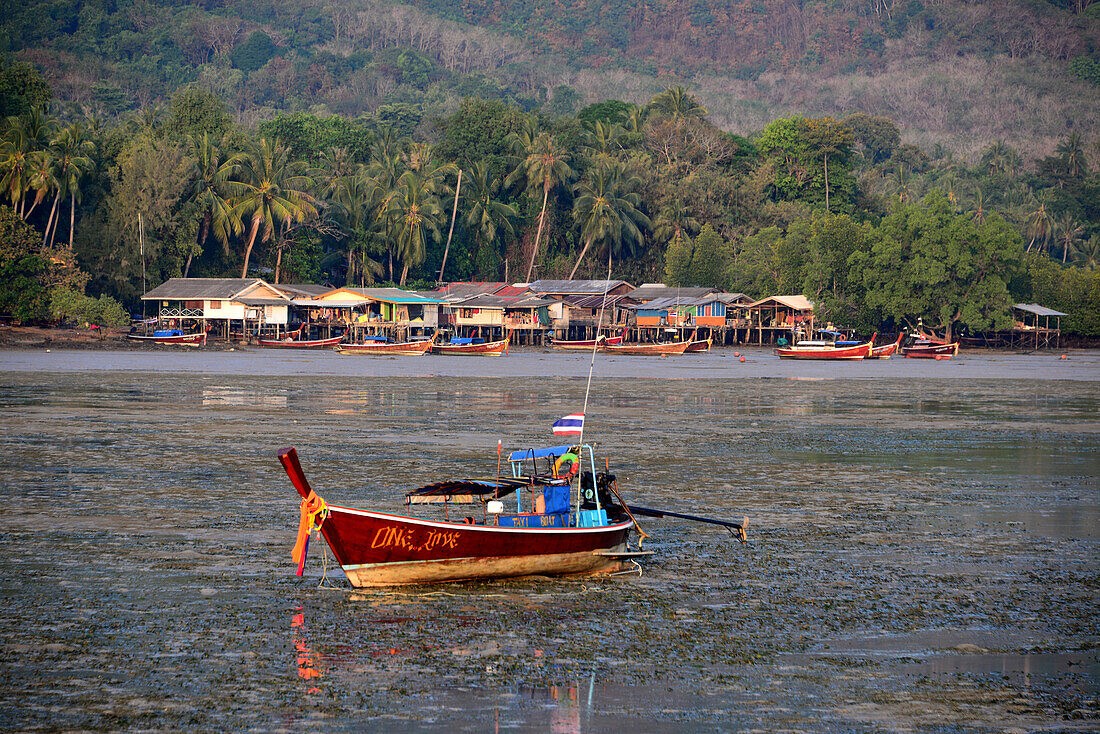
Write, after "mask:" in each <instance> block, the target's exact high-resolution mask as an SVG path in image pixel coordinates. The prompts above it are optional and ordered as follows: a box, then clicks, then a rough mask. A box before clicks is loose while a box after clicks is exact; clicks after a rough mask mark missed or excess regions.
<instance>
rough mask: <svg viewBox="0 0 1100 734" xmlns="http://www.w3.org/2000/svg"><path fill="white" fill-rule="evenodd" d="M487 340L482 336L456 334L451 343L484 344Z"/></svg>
mask: <svg viewBox="0 0 1100 734" xmlns="http://www.w3.org/2000/svg"><path fill="white" fill-rule="evenodd" d="M484 343H485V340H484V339H482V338H481V337H480V336H456V337H454V338H452V339H451V344H484Z"/></svg>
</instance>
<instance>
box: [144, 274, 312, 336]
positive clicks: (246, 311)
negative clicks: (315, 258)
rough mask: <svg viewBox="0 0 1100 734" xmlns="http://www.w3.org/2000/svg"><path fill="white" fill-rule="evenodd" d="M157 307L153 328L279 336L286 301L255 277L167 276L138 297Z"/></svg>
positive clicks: (288, 302)
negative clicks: (156, 323) (167, 278)
mask: <svg viewBox="0 0 1100 734" xmlns="http://www.w3.org/2000/svg"><path fill="white" fill-rule="evenodd" d="M141 300H143V301H149V302H154V303H158V304H159V306H158V309H157V315H156V318H157V321H158V326H161V327H172V326H176V327H178V328H181V329H184V330H185V331H188V330H191V331H200V330H201V331H206V330H207V327H210V336H211V337H214V338H219V337H220V338H222V339H229V338H231V337H232V338H240V339H247V338H250V337H252V336H261V335H270V336H275V337H277V336H279V334H280V333H281V332H282V331H284V330H285V329H286V325H287V321H288V317H289V308H290V305H291V299H290V298H288V297H287V296H286V295H285V294H284V293H282V292H280V291H279V290H278V289H277V288H276V287H275V286H272V285H270V284H269V283H266V282H265V281H263V280H262V279H260V278H171V279H169V280H167V281H165V282H164V283H161V284H160V285H158V286H157V287H156V288H154V289H152V290H151V291H149V292H148V293H146V294H145V295H144V296H142V297H141Z"/></svg>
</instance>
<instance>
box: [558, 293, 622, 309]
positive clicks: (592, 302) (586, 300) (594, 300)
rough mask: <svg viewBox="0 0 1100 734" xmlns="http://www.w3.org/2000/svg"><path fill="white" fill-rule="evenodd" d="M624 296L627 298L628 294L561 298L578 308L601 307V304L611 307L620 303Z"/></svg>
mask: <svg viewBox="0 0 1100 734" xmlns="http://www.w3.org/2000/svg"><path fill="white" fill-rule="evenodd" d="M624 298H626V296H607V297H606V298H605V297H604V296H603V295H602V294H601V295H598V296H565V297H564V298H562V299H561V300H563V301H565V302H566V303H568V304H569V305H570V306H576V307H577V308H599V307H600V306H604V307H605V308H611V307H612V306H616V305H618V303H619V301H622V300H623V299H624Z"/></svg>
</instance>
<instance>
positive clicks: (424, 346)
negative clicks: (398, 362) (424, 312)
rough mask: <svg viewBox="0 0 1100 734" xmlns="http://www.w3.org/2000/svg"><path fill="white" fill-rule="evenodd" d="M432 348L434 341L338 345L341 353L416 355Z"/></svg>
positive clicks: (425, 352)
mask: <svg viewBox="0 0 1100 734" xmlns="http://www.w3.org/2000/svg"><path fill="white" fill-rule="evenodd" d="M431 349H432V341H431V340H430V339H426V340H424V341H419V342H397V343H396V344H384V343H379V344H369V343H368V344H341V345H340V346H338V347H337V350H338V351H339V352H340V354H382V355H385V354H396V355H404V356H410V357H415V356H418V355H421V354H427V353H428V352H430V351H431Z"/></svg>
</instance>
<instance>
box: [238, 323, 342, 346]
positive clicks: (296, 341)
mask: <svg viewBox="0 0 1100 734" xmlns="http://www.w3.org/2000/svg"><path fill="white" fill-rule="evenodd" d="M301 332H302V329H301V327H300V328H299V329H298V332H297V335H296V336H293V337H292V336H290V335H287V336H288V338H284V339H258V340H256V345H257V346H260V347H268V348H274V349H324V348H325V347H334V346H336V345H337V344H339V343H340V342H342V341H343V340H344V337H346V336H347V335H348V332H347V331H345V332H344V333H343V334H341V335H340V336H332V337H328V338H327V339H302V338H301Z"/></svg>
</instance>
